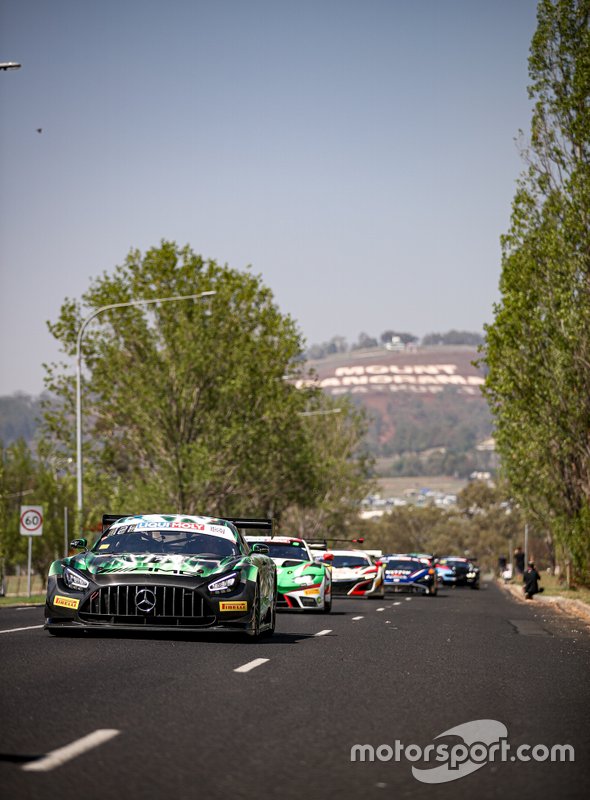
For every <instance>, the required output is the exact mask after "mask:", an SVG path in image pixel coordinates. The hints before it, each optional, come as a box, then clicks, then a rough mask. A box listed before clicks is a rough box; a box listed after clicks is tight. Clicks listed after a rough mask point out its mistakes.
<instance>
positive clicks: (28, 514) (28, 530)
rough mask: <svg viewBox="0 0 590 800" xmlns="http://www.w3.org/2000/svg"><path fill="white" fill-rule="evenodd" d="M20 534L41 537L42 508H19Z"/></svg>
mask: <svg viewBox="0 0 590 800" xmlns="http://www.w3.org/2000/svg"><path fill="white" fill-rule="evenodd" d="M20 532H21V535H22V536H41V534H42V533H43V506H21V507H20Z"/></svg>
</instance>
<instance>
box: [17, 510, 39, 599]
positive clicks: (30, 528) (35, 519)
mask: <svg viewBox="0 0 590 800" xmlns="http://www.w3.org/2000/svg"><path fill="white" fill-rule="evenodd" d="M20 533H21V536H28V537H29V557H28V562H27V594H28V596H29V597H30V596H31V561H32V553H33V539H32V537H33V536H41V535H42V534H43V506H21V507H20Z"/></svg>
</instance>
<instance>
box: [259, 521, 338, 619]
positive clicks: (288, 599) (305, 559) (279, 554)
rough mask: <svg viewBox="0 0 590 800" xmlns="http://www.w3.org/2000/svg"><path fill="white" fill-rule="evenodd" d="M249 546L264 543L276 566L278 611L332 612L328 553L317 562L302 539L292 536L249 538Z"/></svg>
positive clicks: (330, 572)
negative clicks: (283, 609) (279, 609)
mask: <svg viewBox="0 0 590 800" xmlns="http://www.w3.org/2000/svg"><path fill="white" fill-rule="evenodd" d="M246 540H247V542H248V543H249V544H250V545H253V544H255V543H262V544H265V545H266V546H267V547H268V554H269V556H270V557H271V558H272V560H273V561H274V562H275V564H276V567H277V583H278V594H277V608H285V609H291V610H297V611H303V610H306V609H307V610H315V611H323V612H325V613H328V612H330V611H331V609H332V569H331V567H330V563H331V559H330V558H329V554H325V559H327V560H322V562H320V563H317V562H315V561H314V560H313V556H312V554H311V552H310V550H309V547H308V546H307V544H306V542H305V541H304V540H303V539H298V538H294V537H291V536H273V537H271V536H246Z"/></svg>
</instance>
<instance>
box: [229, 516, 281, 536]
mask: <svg viewBox="0 0 590 800" xmlns="http://www.w3.org/2000/svg"><path fill="white" fill-rule="evenodd" d="M220 519H225V520H227V521H228V522H231V523H232V524H233V525H235V526H236V528H239V529H241V530H247V531H267V532H268V535H269V536H272V519H268V518H266V517H220Z"/></svg>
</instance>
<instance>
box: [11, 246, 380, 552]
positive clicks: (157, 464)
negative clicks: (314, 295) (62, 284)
mask: <svg viewBox="0 0 590 800" xmlns="http://www.w3.org/2000/svg"><path fill="white" fill-rule="evenodd" d="M203 291H214V292H215V294H214V295H213V296H210V297H207V298H202V299H200V300H196V301H192V300H190V301H186V300H184V301H178V302H169V303H161V304H160V303H154V304H153V305H149V306H133V307H124V308H121V307H118V308H115V309H108V310H106V309H105V310H104V311H103V312H101V313H100V315H99V316H97V318H96V320H95V321H93V322H92V324H91V325H90V326H89V327H88V328H87V332H86V335H85V338H84V340H83V345H82V357H83V362H84V380H83V391H82V399H83V409H84V414H83V420H84V439H83V460H84V465H85V471H84V475H85V479H84V484H85V486H84V488H85V508H84V516H83V519H82V520H81V526H82V528H83V529H88V530H90V531H91V532H92V531H93V530H95V529H96V526H97V524H99V523H100V519H101V516H102V514H103V513H105V512H115V513H150V512H158V513H161V512H162V511H167V512H183V513H203V514H210V515H218V516H230V515H240V516H272V517H274V518H275V519H276V520H277V521H279V523H282V524H284V525H290V526H291V527H293V526H295V527H299V528H301V526H303V525H304V524H305V526H306V527H307V528H309V526H314V525H315V526H321V527H322V529H323V530H326V531H329V530H331V529H334V528H337V527H338V526H339V525H342V524H343V523H344V522H345V521H346V519H347V517H349V516H350V515H353V514H355V513H356V509H357V507H358V502H359V501H360V499H361V498H362V497H363V496H364V494H365V493H366V481H367V478H368V474H369V461H368V458H367V457H366V455H364V454H363V452H362V450H361V443H362V440H363V436H364V432H365V427H366V426H365V419H364V415H363V413H362V412H361V411H359V410H358V409H356V408H355V407H354V406H353V405H352V404H351V403H349V402H348V401H346V400H345V399H339V400H338V405H337V406H336V404H335V403H334V401H332V400H331V398H329V397H328V396H326V395H324V394H322V393H321V391H319V390H317V389H314V388H308V389H296V388H295V386H294V385H293V381H294V380H295V379H296V378H298V377H301V376H302V375H303V373H304V369H305V367H304V362H303V360H302V351H303V344H302V337H301V334H300V332H299V331H298V329H297V327H296V325H295V322H294V321H293V320H292V319H291V318H290V317H289V316H288V315H284V314H282V313H281V312H280V311H279V309H278V307H277V306H276V304H275V302H274V299H273V296H272V294H271V292H270V290H269V289H268V288H267V287H265V286H264V285H263V283H262V281H261V279H260V277H259V276H256V275H252V274H250V273H243V272H239V271H236V270H232V269H230V268H229V267H227V266H221V265H219V264H217V263H216V262H214V261H206V260H204V259H202V258H201V257H200V256H198V255H196V254H195V253H194V252H193V251H192V250H191V249H190V248H188V247H185V248H179V247H178V246H177V245H176V244H174V243H172V242H162V243H161V245H160V246H159V247H156V248H152V249H151V250H149V251H148V252H146V253H145V254H141V253H140V252H138V251H133V252H131V253H130V254H129V256H128V258H127V259H126V261H125V263H124V264H123V265H122V266H119V267H117V268H116V269H115V271H114V272H113V273H112V274H106V273H105V274H103V275H102V276H101V277H99V278H98V279H97V280H95V281H94V282H93V283H92V285H91V286H90V288H89V290H88V291H87V292H86V293H85V295H84V296H83V298H82V302H81V303H80V302H77V301H74V300H69V299H68V300H66V301H65V303H64V305H63V306H62V309H61V313H60V316H59V319H58V320H57V321H56V322H54V323H52V324H50V325H49V328H50V330H51V332H52V334H53V335H54V336H55V337H56V338H57V339H58V341H59V342H60V344H61V346H62V349H63V351H64V353H65V354H66V355H67V356H68V357H69V359H68V361H66V362H65V363H61V364H53V365H51V366H49V367H48V368H47V380H46V384H47V389H48V392H49V394H48V395H47V397H46V398H45V400H44V404H43V405H44V422H43V427H42V436H41V440H40V442H39V443H38V444H37V448H36V452H37V455H36V456H35V457H33V455H32V453H31V451H30V450H28V449H27V448H26V446H25V445H24V443H22V442H18V443H17V444H16V445H14V446H12V447H10V448H8V449H7V450H5V451H4V453H3V470H4V472H3V475H4V478H3V481H4V483H3V485H2V487H1V488H0V491H1V493H2V494H1V496H0V503H1V504H2V509H1V512H0V513H1V514H2V515H3V516H2V524H1V528H0V537H1V538H0V547H1V548H2V553H0V555H2V554H3V555H4V556H5V558H7V559H8V560H9V561H13V560H14V558H16V557H17V556H18V555H19V554H20V555H22V553H21V550H22V546H23V543H22V542H21V541H20V540H19V538H18V507H19V505H20V501H21V500H22V499H23V498H24V499H25V501H26V502H31V503H32V502H35V503H38V504H43V505H44V506H46V505H47V504H52V503H54V502H57V503H58V504H59V505H60V506H61V505H63V502H65V496H64V498H63V501H62V500H58V497H59V496H60V494H63V495H67V502H68V504H69V505H70V507H73V498H72V495H71V492H72V475H70V474H65V475H62V476H61V479H60V480H57V482H56V480H54V479H51V475H52V471H51V464H56V463H61V464H66V465H67V464H68V458H70V459H71V458H72V456H73V455H74V453H75V384H74V374H73V369H72V367H73V357H74V355H75V352H76V342H77V336H78V331H79V330H80V327H81V324H82V322H83V320H84V319H85V318H86V317H87V316H89V315H90V314H91V313H93V312H95V311H97V310H98V309H100V308H102V307H104V306H110V305H112V304H120V303H129V302H132V301H135V300H146V299H155V298H162V297H176V296H185V295H192V294H197V293H201V292H203ZM24 462H26V465H27V468H26V469H25V470H24V471H23V469H21V467H22V466H23V463H24ZM68 469H70V468H66V473H67V472H68ZM17 478H18V481H20V484H19V485H18V486H16V485H15V480H17ZM4 484H5V485H4ZM25 492H26V495H25ZM59 513H60V514H61V513H62V511H61V510H60V512H59ZM51 529H52V528H51V526H49V528H48V530H51ZM44 536H45V534H44ZM62 538H63V536H62ZM52 542H53V537H52V534H51V533H50V535H49V536H48V537H47V543H48V546H47V548H46V549H44V546H41V545H37V546H36V547H37V548H41V549H40V550H39V552H38V557H39V559H41V561H43V560H44V561H45V562H46V561H47V560H51V558H52V557H53V552H54V551H55V550H56V545H55V543H53V544H51V543H52ZM57 549H58V550H59V549H61V541H60V547H59V548H57ZM41 551H43V552H41Z"/></svg>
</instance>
